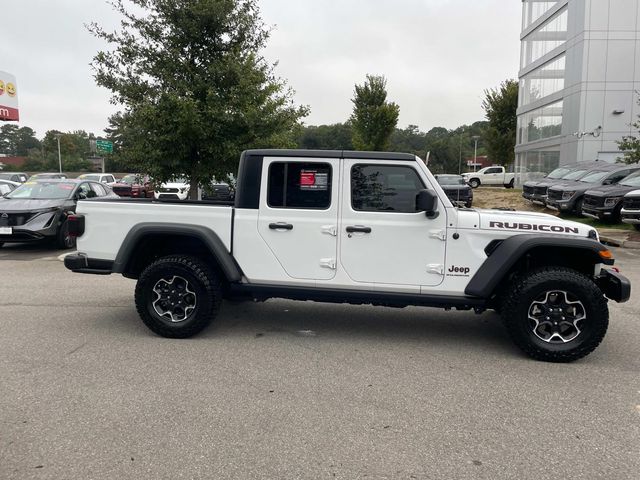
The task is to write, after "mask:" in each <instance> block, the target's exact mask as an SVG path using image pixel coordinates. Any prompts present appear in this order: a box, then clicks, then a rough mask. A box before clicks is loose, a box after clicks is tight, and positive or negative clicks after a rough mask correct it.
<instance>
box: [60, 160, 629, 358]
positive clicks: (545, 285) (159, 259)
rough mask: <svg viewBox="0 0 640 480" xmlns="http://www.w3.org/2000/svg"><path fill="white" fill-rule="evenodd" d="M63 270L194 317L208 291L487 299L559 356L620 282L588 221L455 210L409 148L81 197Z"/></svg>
mask: <svg viewBox="0 0 640 480" xmlns="http://www.w3.org/2000/svg"><path fill="white" fill-rule="evenodd" d="M69 222H70V223H69V228H70V231H71V232H72V234H74V235H76V236H77V237H78V253H76V254H72V255H69V256H67V257H66V258H65V265H66V267H67V268H69V269H70V270H72V271H74V272H81V273H92V274H111V273H117V274H122V275H124V276H125V277H127V278H133V279H137V285H136V289H135V303H136V307H137V310H138V313H139V314H140V317H141V318H142V321H143V322H144V323H145V324H146V325H147V326H148V327H149V328H150V329H151V330H153V331H154V332H156V333H157V334H159V335H162V336H165V337H172V338H184V337H189V336H191V335H194V334H196V333H198V332H199V331H201V330H202V329H203V328H205V327H206V326H207V325H208V324H209V323H210V322H211V321H212V320H213V319H214V318H215V317H216V315H217V313H218V310H219V308H220V305H221V301H222V300H223V299H225V298H227V299H251V300H255V301H264V300H267V299H270V298H286V299H295V300H314V301H320V302H338V303H353V304H374V305H383V306H394V307H403V306H408V305H418V306H427V307H440V308H445V309H450V308H456V309H463V310H472V309H473V310H475V311H476V312H477V313H481V312H483V311H485V310H487V309H493V310H495V311H497V312H500V314H501V315H502V318H503V320H504V322H505V324H506V327H507V329H508V331H509V333H510V335H511V337H512V338H513V340H514V341H515V343H516V344H517V345H518V346H519V347H520V348H521V349H522V350H523V351H524V352H526V353H527V354H529V355H530V356H532V357H533V358H536V359H540V360H546V361H557V362H564V361H571V360H575V359H577V358H580V357H583V356H585V355H587V354H589V353H590V352H591V351H593V350H594V349H595V348H596V347H597V345H598V344H599V343H600V342H601V341H602V339H603V337H604V335H605V332H606V330H607V325H608V319H609V313H608V307H607V299H611V300H614V301H616V302H624V301H626V300H628V298H629V295H630V288H631V287H630V284H629V281H628V280H627V279H626V278H625V277H623V276H622V275H620V274H619V273H618V272H617V271H615V270H612V269H607V268H606V267H604V265H613V257H612V254H611V252H610V251H609V250H607V248H606V247H605V246H604V245H602V244H601V243H599V242H598V234H597V232H596V231H595V230H593V229H592V228H590V227H589V226H587V225H584V224H580V223H573V222H569V221H565V220H562V219H558V218H556V217H553V216H550V215H543V214H533V213H518V212H512V211H498V210H475V209H466V208H460V209H458V208H455V207H454V206H453V205H452V204H451V202H450V200H449V199H448V198H447V195H446V194H445V193H444V191H443V190H442V189H441V188H440V186H439V185H438V182H437V181H436V180H435V178H434V177H433V176H432V175H431V173H430V172H429V170H428V169H427V167H426V165H425V164H424V163H423V162H422V161H421V160H420V159H419V158H417V157H415V156H413V155H409V154H396V153H370V152H347V151H299V150H251V151H246V152H244V153H243V154H242V157H241V159H240V167H239V173H238V182H237V193H236V197H235V201H234V203H233V204H229V205H221V204H215V203H211V202H192V201H173V200H160V201H158V200H152V199H128V198H127V199H124V198H123V199H112V200H97V201H93V200H92V201H81V202H79V204H78V208H77V213H76V214H75V215H73V216H72V217H70V219H69Z"/></svg>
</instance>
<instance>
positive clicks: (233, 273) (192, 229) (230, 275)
mask: <svg viewBox="0 0 640 480" xmlns="http://www.w3.org/2000/svg"><path fill="white" fill-rule="evenodd" d="M163 235H180V236H185V237H193V238H197V239H198V240H200V241H202V243H204V245H205V246H206V247H207V248H208V249H209V251H210V252H211V254H212V255H213V257H214V258H215V259H216V260H217V262H218V265H219V266H220V269H221V270H222V273H223V274H224V275H225V277H226V278H227V280H228V281H229V282H239V281H240V280H241V279H242V272H241V271H240V268H239V267H238V265H237V264H236V262H235V260H234V259H233V256H232V255H231V253H230V252H229V250H227V247H225V245H224V243H223V242H222V240H220V237H219V236H218V235H217V234H216V233H215V232H214V231H213V230H211V229H209V228H207V227H203V226H201V225H176V224H172V223H155V222H146V223H139V224H137V225H135V226H134V227H133V228H132V229H131V230H130V231H129V233H127V236H126V237H125V238H124V240H123V241H122V245H121V246H120V250H118V254H117V255H116V259H115V260H114V262H113V269H112V271H113V273H121V274H124V273H125V272H126V269H127V266H128V264H129V261H130V260H131V257H132V255H133V253H134V251H135V249H136V247H137V245H138V243H139V242H140V241H141V240H142V239H143V238H145V237H148V236H163Z"/></svg>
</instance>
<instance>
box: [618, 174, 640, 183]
mask: <svg viewBox="0 0 640 480" xmlns="http://www.w3.org/2000/svg"><path fill="white" fill-rule="evenodd" d="M619 185H624V186H625V187H640V172H637V173H634V174H633V175H631V176H629V177H627V178H625V179H624V180H622V181H621V182H620V183H619Z"/></svg>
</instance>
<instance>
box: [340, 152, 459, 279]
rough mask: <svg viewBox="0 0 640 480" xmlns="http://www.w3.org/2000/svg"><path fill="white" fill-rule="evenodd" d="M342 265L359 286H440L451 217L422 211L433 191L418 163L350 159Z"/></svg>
mask: <svg viewBox="0 0 640 480" xmlns="http://www.w3.org/2000/svg"><path fill="white" fill-rule="evenodd" d="M342 175H343V178H344V181H343V183H344V190H343V198H344V201H343V208H342V218H341V222H340V236H341V240H340V244H341V247H340V262H341V264H342V266H343V267H344V269H345V271H346V273H347V274H348V275H349V277H350V278H351V279H352V280H353V281H355V282H366V283H377V284H385V285H398V286H402V285H405V286H420V285H424V286H435V285H439V284H440V283H441V282H442V280H443V278H444V260H445V245H446V241H445V240H446V234H445V232H446V227H447V219H446V212H445V209H444V208H442V206H441V207H440V210H439V215H438V216H437V217H436V218H427V216H426V215H425V212H416V195H417V194H418V192H419V191H420V190H424V189H431V185H430V184H429V183H428V179H427V177H426V175H424V172H421V171H419V170H418V168H417V165H416V164H415V163H412V162H387V163H384V162H381V161H366V160H345V161H344V168H343V173H342Z"/></svg>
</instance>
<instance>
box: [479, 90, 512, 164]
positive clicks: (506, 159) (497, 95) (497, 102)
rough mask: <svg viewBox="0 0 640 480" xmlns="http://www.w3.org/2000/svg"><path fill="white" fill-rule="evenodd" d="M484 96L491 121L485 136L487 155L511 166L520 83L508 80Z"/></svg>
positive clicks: (496, 161)
mask: <svg viewBox="0 0 640 480" xmlns="http://www.w3.org/2000/svg"><path fill="white" fill-rule="evenodd" d="M484 94H485V99H484V100H483V102H482V108H483V109H484V111H485V115H486V117H487V120H488V121H489V125H488V126H487V128H486V129H485V131H484V135H483V141H484V143H485V144H486V149H487V153H488V155H489V157H490V158H491V159H492V161H493V162H494V163H498V164H500V165H509V164H511V163H513V161H514V158H515V152H514V149H515V146H516V128H517V116H516V110H517V108H518V82H517V81H516V80H506V81H504V82H502V83H501V84H500V86H499V87H498V88H492V89H489V90H485V92H484Z"/></svg>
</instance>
